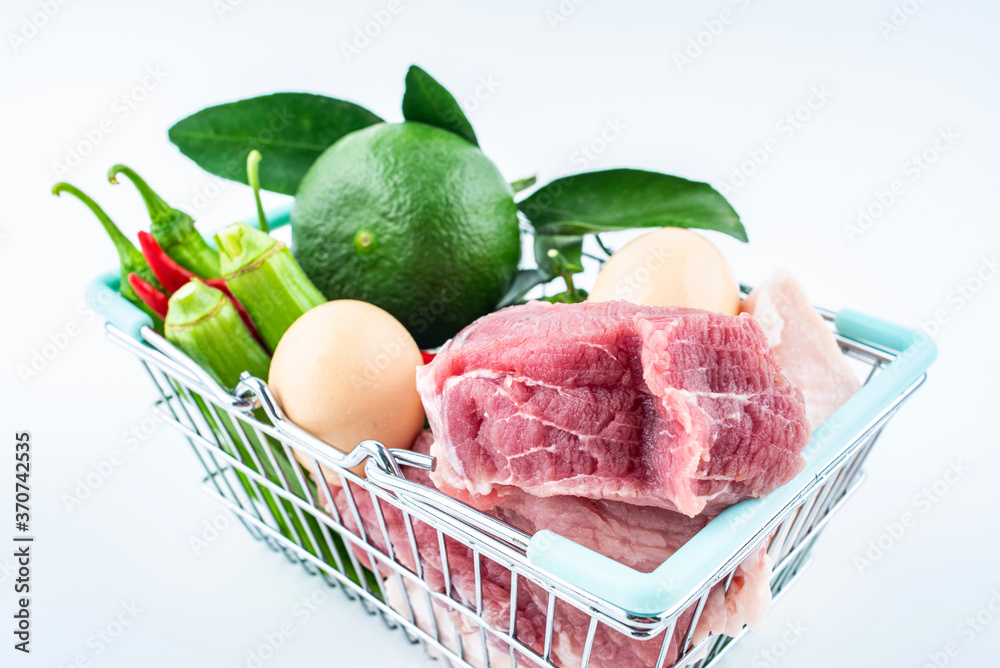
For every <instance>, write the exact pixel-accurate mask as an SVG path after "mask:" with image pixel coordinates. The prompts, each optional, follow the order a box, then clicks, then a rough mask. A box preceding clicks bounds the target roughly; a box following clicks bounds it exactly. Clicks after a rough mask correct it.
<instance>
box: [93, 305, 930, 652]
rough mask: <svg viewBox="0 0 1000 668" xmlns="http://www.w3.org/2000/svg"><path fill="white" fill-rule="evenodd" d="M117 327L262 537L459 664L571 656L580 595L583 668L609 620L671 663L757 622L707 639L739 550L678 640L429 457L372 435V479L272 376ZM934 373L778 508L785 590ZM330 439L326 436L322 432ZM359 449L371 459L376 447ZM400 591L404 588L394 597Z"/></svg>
mask: <svg viewBox="0 0 1000 668" xmlns="http://www.w3.org/2000/svg"><path fill="white" fill-rule="evenodd" d="M820 313H821V314H822V315H823V316H824V317H825V318H826V319H827V320H829V321H832V319H833V316H834V314H833V313H831V312H828V311H822V310H821V311H820ZM108 335H109V337H110V338H111V339H112V340H113V341H114V342H115V343H116V344H118V345H120V346H122V347H124V348H126V349H127V350H128V351H129V352H131V353H132V354H134V355H135V356H137V357H138V358H139V360H140V362H141V363H142V365H143V366H144V368H145V369H146V371H147V373H148V374H149V377H150V379H151V380H152V382H153V384H154V386H155V387H156V390H157V392H158V393H159V399H158V400H157V401H156V403H155V405H154V411H155V413H156V414H157V415H158V416H159V417H161V418H162V419H163V420H165V421H166V422H168V423H170V424H171V425H173V426H174V427H176V428H177V429H178V430H179V431H180V432H181V433H182V434H183V435H184V437H185V438H186V439H187V441H188V442H189V443H190V444H191V447H192V450H193V451H194V453H195V456H196V458H197V459H198V461H199V463H200V464H201V466H202V467H203V469H204V472H205V476H204V479H203V484H202V487H203V489H204V490H205V491H206V492H207V493H209V494H210V495H211V496H213V497H214V498H216V499H218V500H219V502H220V503H222V504H223V506H225V507H226V508H228V509H229V510H230V511H231V512H232V513H233V514H234V515H235V516H236V517H237V518H238V519H239V521H240V522H241V523H242V524H243V526H244V527H245V528H246V529H247V531H248V532H249V533H250V535H251V536H253V537H254V538H255V539H257V540H259V541H263V542H264V543H266V544H267V545H268V546H269V547H270V548H271V549H273V550H275V551H276V552H280V553H282V554H284V556H285V557H286V558H287V559H288V561H290V562H291V563H293V564H299V565H301V566H302V567H303V568H304V569H305V570H306V572H308V573H309V574H310V575H315V576H319V577H321V578H323V580H324V581H325V582H326V583H327V584H328V585H329V586H330V587H333V588H337V589H339V590H340V591H341V592H342V593H343V594H344V596H345V597H346V598H347V599H349V600H352V601H357V602H359V603H360V604H361V606H362V607H363V608H364V609H365V610H366V612H367V613H368V614H370V615H377V616H379V617H380V618H381V619H382V620H383V621H384V622H385V624H386V626H388V627H389V628H390V629H396V628H399V629H401V630H403V632H404V633H405V634H406V636H407V638H408V639H409V640H410V642H412V643H414V644H421V645H423V647H424V648H425V650H426V651H427V653H428V654H429V655H430V656H432V657H434V658H439V659H441V660H442V661H443V662H444V663H445V664H446V665H448V666H452V665H454V666H470V667H472V668H481V667H491V666H496V665H499V664H506V665H511V666H523V665H527V666H542V667H546V666H551V667H555V666H557V665H560V664H557V663H556V662H555V660H554V657H553V649H554V641H553V637H554V633H555V622H556V618H557V609H563V608H562V606H571V607H572V608H575V609H576V610H579V611H582V612H583V613H585V614H586V615H587V616H588V617H589V624H588V626H587V635H586V639H585V641H584V644H583V648H582V651H581V655H580V664H579V665H580V667H581V668H587V666H588V665H590V660H591V658H592V650H593V648H594V645H595V639H596V637H597V635H598V631H599V629H600V628H601V627H602V626H606V627H608V632H611V633H622V634H626V635H630V636H632V637H635V638H641V639H645V642H651V643H658V644H659V649H658V652H657V660H656V663H655V665H656V667H657V668H661V667H663V666H666V665H667V658H668V657H669V656H670V655H671V653H674V654H676V658H675V659H674V660H673V661H672V662H671V663H670V664H669V665H670V666H671V667H672V668H680V667H681V666H696V667H698V668H707V667H708V666H710V665H713V664H714V663H715V662H716V661H717V660H718V659H719V658H720V657H721V656H723V654H724V653H725V652H726V651H727V650H728V649H730V648H731V647H732V646H733V644H734V642H736V641H737V640H738V639H739V638H740V637H742V636H743V635H744V634H745V633H746V630H747V629H746V628H745V627H744V628H743V629H742V630H741V631H739V632H738V633H737V634H736V635H735V636H734V637H730V636H726V635H721V634H720V635H709V636H708V637H707V638H704V639H701V640H700V641H699V642H695V628H696V626H697V623H698V621H699V619H700V617H701V615H702V613H703V611H704V609H705V605H706V602H707V600H708V598H709V595H710V594H711V592H712V588H713V587H715V586H716V585H717V584H718V583H722V587H723V590H724V591H725V592H728V591H729V588H730V586H731V583H732V581H733V578H734V575H735V573H736V568H737V565H738V562H736V563H732V564H731V565H728V566H725V565H724V566H722V567H720V568H719V569H718V570H717V572H716V573H715V574H714V576H713V578H712V579H711V580H710V581H709V582H707V583H706V584H705V586H703V587H702V588H701V589H700V590H699V591H696V592H692V593H691V596H690V597H689V598H688V599H687V601H688V605H687V606H685V610H689V609H690V608H692V607H693V608H694V613H693V617H692V618H691V619H690V621H684V622H683V623H686V624H687V628H686V631H684V635H683V637H682V638H680V639H679V644H678V645H677V646H676V648H674V647H672V639H673V638H674V636H675V631H676V630H677V625H678V624H680V623H682V621H681V619H680V618H681V617H682V616H683V615H682V614H676V615H674V616H673V617H671V618H666V619H660V620H648V619H637V618H635V617H633V616H631V615H630V614H629V613H628V612H627V611H625V610H621V609H615V608H614V606H611V605H609V604H607V603H606V602H602V601H600V600H597V599H595V598H594V597H593V596H589V595H588V594H587V593H586V592H584V591H582V590H579V589H574V588H573V587H571V586H567V585H566V584H565V583H560V582H558V581H556V580H555V579H554V578H551V577H548V576H547V574H546V573H544V572H542V571H540V570H539V569H537V568H535V567H533V565H532V564H531V563H529V562H528V560H527V558H526V554H525V550H526V545H527V538H529V537H527V536H525V535H524V534H522V533H521V532H519V531H518V530H517V529H515V528H514V527H509V526H504V525H502V523H500V522H499V521H498V520H496V519H493V518H488V517H487V516H485V515H482V514H480V513H477V512H476V511H474V510H472V509H471V508H468V507H463V505H462V504H460V503H458V502H457V501H449V500H445V499H440V498H433V499H430V498H425V497H427V496H428V495H431V494H437V493H436V492H431V491H428V490H426V489H423V488H421V490H413V489H411V488H409V487H407V486H406V485H405V484H404V480H403V479H402V476H401V475H400V471H401V466H418V467H422V468H426V467H428V466H429V465H430V463H429V461H426V460H422V459H421V458H420V457H421V456H418V455H415V454H412V455H411V454H408V453H405V452H401V451H389V450H388V449H386V448H385V447H384V446H382V445H381V444H378V443H375V442H371V441H368V442H365V443H363V444H362V445H361V446H359V448H362V446H366V447H367V448H368V450H369V452H368V457H369V459H371V460H375V459H378V460H379V461H378V466H373V464H374V463H376V462H374V461H370V462H368V463H367V464H366V472H367V473H368V474H369V475H368V477H367V478H361V477H359V476H357V475H355V474H354V473H352V472H351V471H350V470H348V466H354V465H356V464H357V463H358V461H360V459H359V460H358V461H351V462H349V463H347V462H345V460H344V458H343V457H342V456H338V455H336V454H334V453H333V452H332V449H330V448H325V450H323V449H320V448H319V447H317V445H316V442H315V441H314V440H310V439H309V438H308V437H307V436H302V435H301V434H300V433H299V432H296V431H295V430H296V429H297V428H295V427H294V425H291V424H290V423H288V422H286V421H285V420H283V415H282V414H281V413H280V409H279V408H275V407H274V404H273V397H271V396H270V393H269V390H268V388H267V386H266V384H264V383H263V381H259V380H256V379H246V380H245V382H244V383H243V384H241V388H242V394H238V395H229V394H227V393H225V392H224V391H222V390H221V388H219V387H218V386H217V385H214V383H211V381H210V380H207V379H206V377H205V376H204V374H203V373H199V370H198V369H196V368H192V366H193V363H191V362H190V360H187V358H186V357H184V356H183V355H182V354H180V353H179V352H177V351H176V349H173V348H172V346H170V345H169V344H167V343H166V342H165V341H164V340H163V339H162V338H160V337H159V336H158V335H157V334H156V333H155V332H153V331H152V330H148V329H147V330H144V331H143V336H144V338H145V339H146V342H145V343H142V342H139V341H136V340H135V339H133V338H132V337H130V336H128V335H127V334H125V333H123V332H121V331H120V330H118V329H117V328H115V327H114V326H113V325H110V324H109V325H108ZM838 340H839V343H840V345H841V348H842V350H843V352H844V354H845V355H847V356H848V357H849V358H850V359H851V360H853V362H854V363H855V364H856V365H858V367H859V368H860V369H862V370H863V372H864V373H867V378H866V381H865V382H866V383H867V382H868V381H870V380H871V379H872V378H873V377H875V376H876V375H877V374H878V373H879V372H880V371H881V370H882V369H883V368H885V366H886V365H887V364H888V363H890V362H891V361H892V360H893V359H894V355H893V354H892V353H890V352H886V351H883V350H880V349H877V348H873V347H870V346H867V345H865V344H862V343H858V342H856V341H853V340H850V339H845V338H843V337H838ZM922 380H923V378H922V377H921V378H920V379H919V380H918V381H917V382H916V383H914V384H913V385H912V386H911V387H910V388H909V389H908V390H907V391H906V392H904V393H903V394H902V395H901V396H900V397H899V398H898V399H897V401H896V402H895V403H894V404H893V405H892V406H890V407H889V410H886V411H885V412H884V413H883V414H882V415H881V418H880V419H879V420H878V421H877V422H876V423H875V424H873V425H872V426H871V428H870V429H869V430H868V431H867V432H866V433H864V434H860V435H859V436H858V438H857V439H856V442H854V443H853V444H852V446H851V447H850V448H849V449H848V450H847V451H846V454H845V456H843V457H842V458H841V460H840V461H839V462H836V463H835V465H834V466H833V468H832V469H831V474H830V475H829V476H827V477H826V478H825V479H823V480H819V481H817V484H816V485H815V488H814V489H812V490H811V493H810V494H808V495H807V496H806V497H805V498H804V499H803V500H802V501H801V503H799V504H798V505H796V506H795V507H792V508H789V509H788V511H787V512H786V513H785V514H784V516H782V517H775V518H771V521H772V522H773V523H774V527H775V528H774V530H773V531H771V532H770V533H769V534H765V535H763V536H762V537H761V538H760V539H759V540H758V541H757V544H751V545H746V546H744V547H745V549H744V550H743V551H742V554H748V553H749V552H750V551H751V550H753V549H756V548H758V547H759V545H760V543H761V542H764V541H766V542H767V546H766V550H767V554H768V556H769V557H770V559H771V560H772V562H773V571H772V575H771V580H770V586H771V591H772V596H773V599H774V600H775V601H777V600H779V599H780V598H781V597H782V595H783V594H785V593H786V592H787V591H788V590H789V589H790V588H791V587H792V585H793V584H794V583H795V582H796V581H797V579H798V578H799V577H800V576H801V574H802V573H803V572H804V571H805V569H806V568H807V567H808V565H809V564H810V563H811V552H812V549H813V547H814V545H815V543H816V541H817V539H818V538H819V536H820V534H821V533H822V530H823V529H824V527H825V526H826V524H827V523H828V522H829V520H830V519H831V518H832V517H833V516H834V515H835V514H836V513H837V511H838V510H839V509H840V508H841V507H842V506H843V504H844V503H845V502H846V501H847V500H848V499H849V498H850V497H851V495H852V494H853V493H854V492H855V491H856V490H857V489H858V487H859V486H860V485H861V483H862V482H863V480H864V472H863V465H864V462H865V459H866V458H867V457H868V455H869V453H870V452H871V449H872V447H873V446H874V444H875V442H876V440H877V439H878V437H879V435H880V434H881V432H882V428H883V427H884V425H885V424H886V422H887V421H888V420H889V419H890V418H891V417H892V415H894V414H895V412H896V410H897V409H898V407H899V405H900V404H901V403H902V401H903V400H905V398H906V397H907V396H908V395H909V394H910V393H911V392H912V391H913V390H914V389H916V387H917V386H918V385H919V384H920V382H921V381H922ZM262 408H269V411H264V410H262ZM275 411H277V412H276V413H275ZM366 444H367V445H366ZM320 447H325V446H322V444H320ZM293 451H294V452H293ZM295 454H298V455H299V457H298V459H299V461H301V460H302V459H303V458H305V460H307V461H308V462H309V463H310V464H311V466H310V467H309V468H310V470H311V471H313V472H315V474H314V475H315V479H314V477H313V476H310V474H309V473H308V472H307V471H304V470H303V468H302V466H300V465H299V464H298V463H297V462H296V457H295V456H294V455H295ZM352 454H353V453H352ZM359 457H361V458H362V459H363V458H364V453H360V454H359ZM427 459H429V458H427ZM380 467H381V468H380ZM326 471H332V472H334V473H335V475H336V476H338V478H339V480H337V481H336V483H337V484H339V485H340V486H341V488H342V490H343V495H344V498H345V500H346V502H347V506H348V510H349V512H350V515H351V517H350V518H349V519H350V520H351V521H350V522H348V521H347V519H348V518H345V517H343V516H342V514H341V510H339V509H338V507H337V504H336V503H335V502H334V499H333V498H332V495H331V492H330V485H329V483H330V482H331V481H330V480H327V478H326V475H327V473H326ZM414 484H415V483H414ZM357 493H362V494H365V495H367V497H368V498H367V499H366V501H367V502H370V503H371V506H372V508H373V510H374V513H375V516H376V524H377V528H378V533H379V534H380V535H379V536H378V537H377V538H378V540H375V538H376V537H374V536H372V535H369V532H368V531H367V530H366V525H365V522H364V521H363V520H362V516H361V512H360V510H359V505H358V499H357V498H355V494H357ZM437 496H438V497H441V496H443V495H440V494H437ZM384 506H386V507H388V506H391V507H392V508H393V509H394V511H398V512H400V513H401V514H402V518H403V522H404V525H405V533H406V537H407V542H408V546H407V547H408V548H409V552H410V554H409V555H408V556H409V559H410V560H412V563H413V566H412V567H408V566H406V565H405V564H404V561H403V560H402V556H401V555H400V554H397V553H396V550H397V549H399V548H400V546H398V545H394V544H393V541H392V540H391V536H390V533H389V531H388V529H387V525H386V520H385V512H384ZM415 521H419V522H422V523H424V524H427V525H429V526H430V527H433V528H434V531H435V534H436V539H437V549H438V554H439V555H440V561H441V564H440V567H441V572H442V576H443V580H444V585H443V587H442V588H441V589H440V590H437V589H435V588H434V587H432V586H431V585H430V584H429V583H428V581H427V579H426V573H424V567H423V564H422V562H421V554H420V550H419V547H418V542H417V539H416V536H415V531H414V522H415ZM349 526H354V527H356V530H355V531H352V530H351V529H350V528H349ZM369 526H370V525H369ZM451 541H454V542H456V543H459V544H462V545H464V546H466V547H467V548H468V549H469V550H471V552H472V563H473V568H474V582H475V591H474V593H475V598H474V601H471V602H469V603H468V604H466V603H463V601H462V600H461V597H460V596H459V595H458V594H457V592H456V591H455V588H454V583H453V578H452V572H451V569H450V567H449V566H450V565H449V557H448V549H447V545H448V544H449V543H450V542H451ZM485 560H490V561H492V562H495V564H497V565H500V566H501V567H503V568H505V569H507V571H508V572H509V574H510V585H511V586H510V601H509V603H510V610H511V613H510V619H509V623H508V624H507V625H506V628H498V627H497V626H496V625H494V626H490V625H489V624H488V623H487V621H486V620H485V619H484V617H483V612H484V594H483V576H482V570H483V564H484V563H485ZM525 586H531V587H534V588H536V590H539V589H540V590H541V591H544V592H545V593H546V599H545V601H546V610H545V613H546V618H545V627H544V641H543V643H542V646H541V647H540V648H538V647H537V646H534V647H533V646H532V645H531V644H529V643H527V642H523V641H522V639H521V636H520V633H519V629H518V624H517V614H516V611H517V609H518V597H519V595H521V592H522V591H523V588H524V587H525ZM389 590H392V591H394V592H395V596H390V591H389ZM390 599H392V600H390ZM682 628H683V627H682ZM677 635H678V636H679V635H680V634H679V633H678V634H677ZM498 648H503V649H502V650H501V649H498ZM539 649H540V651H538V650H539ZM672 649H673V652H671V650H672Z"/></svg>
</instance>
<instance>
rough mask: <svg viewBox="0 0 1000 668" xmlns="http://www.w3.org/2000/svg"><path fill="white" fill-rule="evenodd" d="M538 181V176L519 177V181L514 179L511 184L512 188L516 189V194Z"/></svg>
mask: <svg viewBox="0 0 1000 668" xmlns="http://www.w3.org/2000/svg"><path fill="white" fill-rule="evenodd" d="M537 182H538V177H537V176H529V177H528V178H526V179H518V180H517V181H512V182H511V184H510V189H511V190H513V191H514V194H517V193H519V192H521V191H522V190H527V189H528V188H530V187H531V186H533V185H535V183H537Z"/></svg>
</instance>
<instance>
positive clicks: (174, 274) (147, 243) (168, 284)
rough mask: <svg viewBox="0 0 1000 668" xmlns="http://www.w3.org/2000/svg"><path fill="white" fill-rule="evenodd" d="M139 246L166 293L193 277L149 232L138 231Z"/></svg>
mask: <svg viewBox="0 0 1000 668" xmlns="http://www.w3.org/2000/svg"><path fill="white" fill-rule="evenodd" d="M139 246H140V247H141V248H142V255H143V257H145V258H146V262H148V263H149V268H150V269H152V270H153V274H155V275H156V278H157V279H159V281H160V283H162V284H163V287H164V289H166V291H167V293H168V294H171V295H172V294H174V293H175V292H177V291H178V290H179V289H180V288H181V286H183V285H184V284H185V283H187V282H188V281H190V280H191V279H192V278H194V273H192V272H190V271H188V270H187V269H185V268H184V267H182V266H180V265H179V264H177V263H176V262H175V261H174V260H173V258H171V257H170V256H169V255H167V253H166V251H164V250H163V248H162V247H161V246H160V244H159V243H158V242H157V241H156V239H154V238H153V235H152V234H150V233H149V232H145V231H143V232H139ZM220 280H221V279H220ZM213 287H214V286H213Z"/></svg>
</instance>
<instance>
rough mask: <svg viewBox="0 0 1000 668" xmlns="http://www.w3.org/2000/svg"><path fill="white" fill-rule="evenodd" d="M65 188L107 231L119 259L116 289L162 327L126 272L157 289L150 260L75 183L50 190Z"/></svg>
mask: <svg viewBox="0 0 1000 668" xmlns="http://www.w3.org/2000/svg"><path fill="white" fill-rule="evenodd" d="M64 192H67V193H69V194H71V195H73V196H74V197H76V198H77V199H78V200H80V201H81V202H83V203H84V204H85V205H86V206H87V208H88V209H90V210H91V212H92V213H93V214H94V215H95V216H97V219H98V220H99V221H101V225H103V226H104V231H105V232H107V233H108V236H109V237H111V242H112V243H114V245H115V248H116V249H117V250H118V262H119V264H120V265H121V272H122V278H121V285H120V286H119V288H118V291H119V292H121V295H122V297H124V298H125V299H127V300H129V301H130V302H132V303H133V304H135V305H136V306H138V307H139V308H140V309H141V310H142V311H143V312H145V313H146V314H147V315H149V317H150V318H152V319H153V326H154V327H155V328H156V329H157V331H160V332H162V331H163V320H162V319H161V318H160V316H159V315H157V314H156V313H155V312H154V311H153V309H151V308H150V307H149V306H147V305H146V303H145V302H144V301H143V300H142V299H140V298H139V295H137V294H136V292H135V289H134V288H133V287H132V284H131V283H129V280H128V275H129V274H135V275H136V276H138V277H139V278H141V279H142V280H144V281H145V282H146V283H148V284H149V285H150V286H152V287H153V288H156V289H157V290H162V289H163V286H162V285H160V282H159V281H158V280H156V276H154V275H153V270H152V269H150V268H149V263H147V262H146V258H144V257H143V256H142V253H140V252H139V249H138V248H136V247H135V244H133V243H132V242H131V241H129V239H128V237H126V236H125V235H124V234H122V231H121V230H120V229H118V226H117V225H115V224H114V222H113V221H112V220H111V217H110V216H108V214H107V213H105V212H104V209H102V208H101V207H100V206H98V204H97V202H95V201H94V200H92V199H91V198H90V197H89V196H87V195H86V194H85V193H83V192H82V191H81V190H80V189H79V188H77V187H76V186H73V185H70V184H69V183H57V184H55V185H54V186H52V194H53V195H60V194H62V193H64Z"/></svg>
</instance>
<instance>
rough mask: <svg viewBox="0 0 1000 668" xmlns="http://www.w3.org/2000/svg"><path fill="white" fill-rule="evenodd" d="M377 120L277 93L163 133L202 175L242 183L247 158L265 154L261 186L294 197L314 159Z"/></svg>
mask: <svg viewBox="0 0 1000 668" xmlns="http://www.w3.org/2000/svg"><path fill="white" fill-rule="evenodd" d="M384 122H385V121H383V120H382V119H381V118H379V117H378V116H376V115H375V114H373V113H372V112H370V111H368V110H367V109H365V108H364V107H360V106H358V105H356V104H353V103H351V102H345V101H344V100H336V99H334V98H330V97H324V96H322V95H311V94H309V93H276V94H274V95H263V96H261V97H252V98H249V99H246V100H240V101H238V102H230V103H228V104H220V105H218V106H215V107H208V108H206V109H202V110H201V111H199V112H197V113H195V114H192V115H191V116H188V117H187V118H185V119H183V120H181V121H178V122H177V123H175V124H174V126H173V127H172V128H170V130H169V132H168V133H167V135H168V137H169V138H170V141H171V142H173V143H174V145H175V146H177V148H179V149H180V151H181V153H183V154H184V155H186V156H187V157H189V158H191V159H192V160H194V161H195V162H196V163H197V164H198V166H200V167H201V168H202V169H204V170H205V171H207V172H209V173H211V174H215V175H216V176H221V177H222V178H225V179H230V180H231V181H239V182H240V183H246V184H247V185H249V183H248V181H247V173H246V170H245V168H244V167H245V165H246V160H247V155H248V154H249V153H250V151H251V150H252V149H258V150H262V151H264V150H266V152H267V158H268V159H267V162H266V163H264V164H263V165H262V166H261V170H260V186H261V188H263V189H264V190H270V191H272V192H279V193H284V194H286V195H294V194H295V191H296V190H298V187H299V181H301V180H302V177H303V176H305V173H306V172H307V171H308V170H309V167H311V166H312V164H313V162H315V161H316V158H318V157H319V155H320V154H321V153H322V152H323V151H325V150H326V149H327V147H329V146H331V145H332V144H334V143H335V142H336V141H337V140H339V139H340V138H341V137H344V136H345V135H348V134H350V133H351V132H354V131H356V130H361V129H362V128H366V127H368V126H370V125H375V124H376V123H384Z"/></svg>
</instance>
